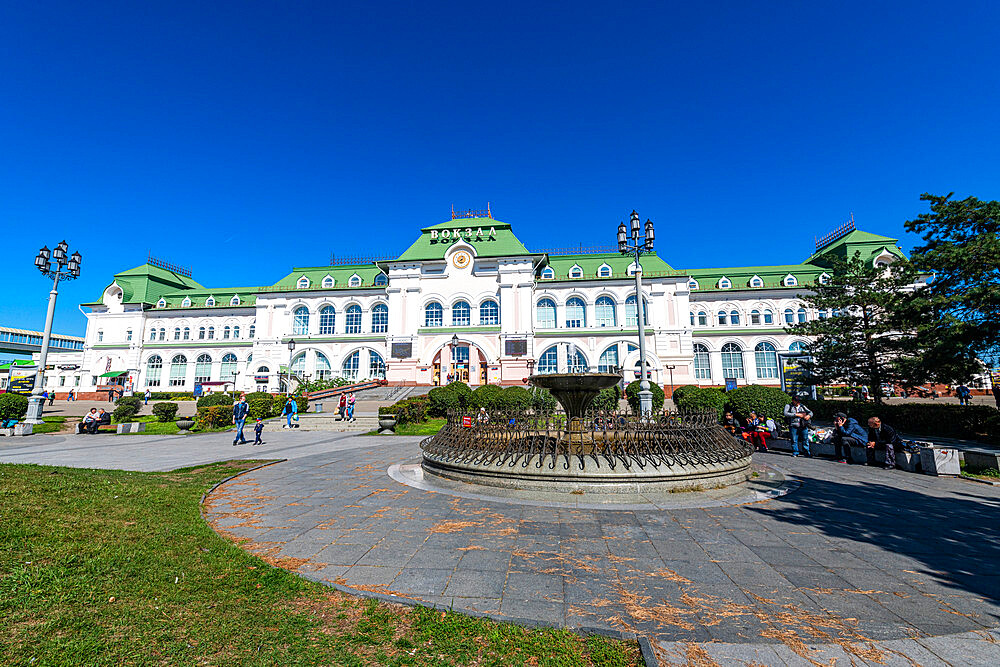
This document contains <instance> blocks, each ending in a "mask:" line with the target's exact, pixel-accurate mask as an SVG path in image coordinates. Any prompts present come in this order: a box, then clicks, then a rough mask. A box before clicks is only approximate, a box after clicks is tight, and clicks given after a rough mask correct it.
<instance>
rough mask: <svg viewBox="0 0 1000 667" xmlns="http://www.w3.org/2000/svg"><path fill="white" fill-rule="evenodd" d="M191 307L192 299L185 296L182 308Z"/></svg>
mask: <svg viewBox="0 0 1000 667" xmlns="http://www.w3.org/2000/svg"><path fill="white" fill-rule="evenodd" d="M190 307H191V299H189V298H188V297H184V300H183V301H181V308H190Z"/></svg>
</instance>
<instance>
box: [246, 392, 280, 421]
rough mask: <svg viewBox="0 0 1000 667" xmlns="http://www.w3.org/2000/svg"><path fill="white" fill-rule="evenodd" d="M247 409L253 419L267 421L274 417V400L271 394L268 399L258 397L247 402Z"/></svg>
mask: <svg viewBox="0 0 1000 667" xmlns="http://www.w3.org/2000/svg"><path fill="white" fill-rule="evenodd" d="M247 407H248V409H249V411H250V416H251V417H252V418H253V419H267V418H268V417H273V416H274V399H273V398H271V395H270V394H268V395H267V398H261V397H260V396H257V397H255V398H251V399H249V400H247Z"/></svg>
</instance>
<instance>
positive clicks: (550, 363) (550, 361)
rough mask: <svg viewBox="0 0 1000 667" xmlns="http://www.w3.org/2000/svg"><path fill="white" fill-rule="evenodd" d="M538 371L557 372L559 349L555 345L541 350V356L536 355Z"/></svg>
mask: <svg viewBox="0 0 1000 667" xmlns="http://www.w3.org/2000/svg"><path fill="white" fill-rule="evenodd" d="M538 372H539V373H558V372H559V351H558V350H557V349H556V347H555V346H552V347H550V348H549V349H547V350H545V352H542V356H540V357H538Z"/></svg>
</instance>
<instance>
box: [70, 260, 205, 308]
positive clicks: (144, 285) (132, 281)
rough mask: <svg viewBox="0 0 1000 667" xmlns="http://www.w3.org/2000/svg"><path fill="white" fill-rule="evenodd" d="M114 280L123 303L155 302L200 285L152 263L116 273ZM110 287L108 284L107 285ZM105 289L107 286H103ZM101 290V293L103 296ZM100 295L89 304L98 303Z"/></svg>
mask: <svg viewBox="0 0 1000 667" xmlns="http://www.w3.org/2000/svg"><path fill="white" fill-rule="evenodd" d="M114 282H115V283H116V284H117V285H118V286H119V287H121V289H122V302H123V303H149V304H152V303H156V302H157V301H158V300H159V299H160V297H162V296H163V295H165V294H169V293H170V292H175V291H177V290H183V289H199V288H201V285H199V284H198V283H197V282H195V281H194V280H192V279H191V278H189V277H187V276H184V275H181V274H179V273H174V272H173V271H169V270H167V269H161V268H160V267H158V266H153V265H152V264H143V265H141V266H137V267H135V268H134V269H128V270H127V271H122V272H121V273H116V274H115V278H114ZM108 287H110V285H109V286H108ZM104 289H105V290H106V289H107V287H105V288H104ZM103 294H104V293H103V291H102V292H101V295H102V297H103ZM99 304H101V297H98V298H97V299H96V300H95V301H93V302H92V303H91V304H84V305H99Z"/></svg>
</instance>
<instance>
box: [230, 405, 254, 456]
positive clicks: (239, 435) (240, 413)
mask: <svg viewBox="0 0 1000 667" xmlns="http://www.w3.org/2000/svg"><path fill="white" fill-rule="evenodd" d="M248 412H250V406H249V405H247V397H246V396H240V400H239V402H238V403H236V405H234V406H233V423H234V424H236V435H234V436H233V446H234V447H235V446H236V445H245V444H247V439H246V436H245V435H243V425H244V424H246V423H247V413H248Z"/></svg>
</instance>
